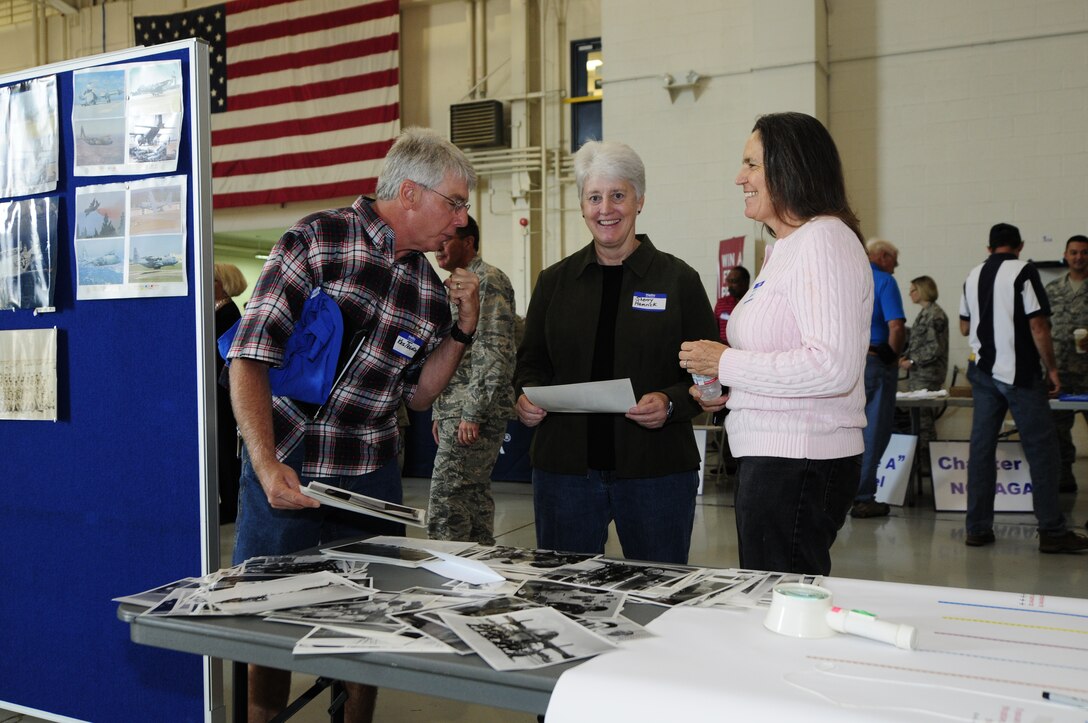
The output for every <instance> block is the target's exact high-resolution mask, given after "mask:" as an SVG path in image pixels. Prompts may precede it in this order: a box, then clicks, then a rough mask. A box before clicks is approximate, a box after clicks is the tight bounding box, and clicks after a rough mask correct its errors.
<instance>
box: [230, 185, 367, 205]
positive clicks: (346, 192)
mask: <svg viewBox="0 0 1088 723" xmlns="http://www.w3.org/2000/svg"><path fill="white" fill-rule="evenodd" d="M377 188H378V179H377V178H359V179H356V180H353V181H343V182H338V183H323V184H319V185H315V186H290V187H288V188H270V189H267V190H264V191H239V192H238V193H218V194H216V195H215V196H214V197H213V199H212V206H213V207H214V208H219V209H222V208H233V207H238V206H260V205H265V204H273V203H293V202H296V201H321V200H324V199H326V198H338V197H340V196H361V195H364V194H368V193H374V191H376V190H377Z"/></svg>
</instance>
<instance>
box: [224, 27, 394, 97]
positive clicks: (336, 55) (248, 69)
mask: <svg viewBox="0 0 1088 723" xmlns="http://www.w3.org/2000/svg"><path fill="white" fill-rule="evenodd" d="M397 40H398V35H397V34H396V33H392V34H390V35H381V36H379V37H376V38H367V39H366V40H356V41H353V42H350V43H341V44H340V45H330V46H327V47H323V48H314V49H313V50H301V51H299V52H297V53H284V54H283V55H273V56H269V57H267V58H257V59H254V60H235V61H233V62H229V63H228V64H227V81H228V83H229V81H231V80H236V79H238V78H247V77H249V76H253V75H261V74H263V73H275V72H279V71H281V70H295V69H297V68H305V67H308V66H311V65H322V64H325V63H335V62H338V61H341V60H351V59H352V58H361V57H364V56H367V55H377V54H379V53H388V52H391V51H393V50H397V48H398V42H397ZM228 87H229V86H228Z"/></svg>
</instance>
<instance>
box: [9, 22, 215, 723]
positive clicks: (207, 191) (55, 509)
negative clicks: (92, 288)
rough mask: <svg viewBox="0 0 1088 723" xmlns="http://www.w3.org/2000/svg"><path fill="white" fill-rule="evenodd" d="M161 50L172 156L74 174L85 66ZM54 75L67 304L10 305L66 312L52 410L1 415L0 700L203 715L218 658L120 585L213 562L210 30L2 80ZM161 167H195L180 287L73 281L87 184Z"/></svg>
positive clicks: (121, 716) (82, 716)
mask: <svg viewBox="0 0 1088 723" xmlns="http://www.w3.org/2000/svg"><path fill="white" fill-rule="evenodd" d="M153 60H155V61H157V60H180V62H181V69H182V72H181V78H180V80H181V82H182V83H183V88H182V97H183V107H184V113H183V120H182V126H181V134H180V142H179V143H178V151H177V159H178V162H177V170H176V171H173V172H172V173H169V174H167V173H163V174H147V175H145V176H133V175H125V176H97V177H93V178H89V177H84V176H75V175H74V172H73V163H74V149H73V145H74V144H75V141H74V140H73V139H74V136H73V132H72V109H73V74H74V73H76V71H80V70H82V69H86V68H97V67H99V66H103V67H105V66H110V65H115V64H123V63H142V62H145V61H153ZM49 75H53V76H55V77H56V79H57V96H58V109H59V130H60V164H59V181H58V184H57V190H56V191H55V192H53V193H47V194H41V195H43V196H54V195H55V196H57V197H58V199H59V208H60V213H59V220H58V226H59V228H58V232H59V233H58V236H59V239H60V241H59V244H58V247H59V252H58V259H57V267H56V268H57V274H56V286H55V300H54V308H55V311H54V312H52V313H42V314H35V313H34V312H33V311H31V310H28V309H17V310H15V311H4V312H0V330H19V329H46V328H53V327H56V328H57V330H58V334H57V336H58V343H57V399H58V404H57V417H58V419H57V421H55V422H53V421H16V420H10V419H0V455H2V461H3V465H2V467H3V470H4V473H3V478H4V482H5V484H4V493H3V495H2V496H0V554H2V561H0V580H2V581H3V590H4V592H3V594H2V595H0V621H2V624H3V627H4V631H3V634H2V635H0V640H2V641H3V644H2V649H3V654H2V655H0V708H11V709H14V710H17V711H22V712H29V713H35V712H39V711H40V713H38V715H39V716H41V717H51V718H59V717H63V718H69V719H76V720H91V721H111V722H114V723H115V722H121V721H149V720H156V721H166V720H170V721H203V720H205V719H206V718H208V717H209V716H211V714H210V713H209V712H208V711H211V710H214V709H218V707H219V706H220V701H217V700H213V695H212V691H217V689H218V686H215V685H212V681H213V680H215V668H214V666H212V665H210V664H207V663H206V662H205V661H202V660H201V659H200V658H197V657H194V656H190V655H185V654H182V653H171V652H168V651H161V650H157V649H153V648H149V647H144V646H140V645H136V644H133V643H132V642H130V640H129V626H128V625H126V624H124V623H122V622H120V621H119V620H118V619H117V614H116V613H117V604H116V603H113V602H111V598H113V597H116V596H119V595H126V594H131V593H135V592H139V591H142V590H146V589H149V588H152V587H155V586H157V585H160V584H163V583H166V582H169V581H172V580H176V579H178V578H181V577H185V576H195V575H198V574H204V573H207V572H209V571H210V570H213V569H216V568H217V567H218V545H219V540H218V524H217V520H216V497H215V492H214V474H213V473H212V472H211V470H213V469H214V464H213V463H212V462H211V461H212V460H214V455H215V441H214V440H215V429H214V425H215V421H214V420H215V414H214V404H215V399H214V394H215V385H214V378H213V377H214V371H213V370H214V368H215V366H214V357H213V356H212V355H213V339H212V336H213V335H212V329H213V321H212V319H213V311H212V304H213V284H212V255H211V248H212V238H211V169H210V154H209V138H210V132H209V121H208V107H207V101H208V98H209V94H208V52H207V45H206V44H204V43H203V42H201V41H193V40H191V41H181V42H177V43H170V44H166V45H159V46H155V47H154V48H153V49H147V48H136V49H132V50H126V51H122V52H116V53H109V54H105V55H99V56H93V57H88V58H81V59H78V60H75V61H69V62H65V63H59V64H55V65H50V66H44V67H41V68H35V69H32V70H29V71H26V72H22V73H19V74H15V75H8V76H3V77H0V86H6V85H9V84H12V83H16V82H19V81H22V80H28V79H32V78H38V77H44V76H49ZM156 175H163V176H165V175H183V176H184V177H185V181H184V183H185V187H186V194H185V210H184V218H185V223H186V226H185V227H186V238H185V249H184V267H185V269H186V271H187V273H186V287H185V289H184V291H185V293H184V295H180V296H166V297H140V298H120V299H96V300H81V299H77V268H76V259H75V257H74V246H73V233H74V231H73V229H74V228H75V223H76V214H77V213H79V211H80V209H77V207H76V205H77V204H76V203H75V194H76V191H77V189H78V188H79V187H81V186H86V185H91V184H105V183H121V182H126V181H131V180H136V179H140V178H148V177H154V176H156ZM0 200H3V201H7V200H9V199H0ZM209 412H210V413H209Z"/></svg>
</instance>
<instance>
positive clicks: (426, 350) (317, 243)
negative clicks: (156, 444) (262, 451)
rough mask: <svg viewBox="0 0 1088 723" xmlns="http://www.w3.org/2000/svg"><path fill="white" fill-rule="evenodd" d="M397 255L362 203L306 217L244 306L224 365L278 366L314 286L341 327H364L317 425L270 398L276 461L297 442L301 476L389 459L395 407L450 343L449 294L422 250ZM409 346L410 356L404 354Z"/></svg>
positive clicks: (358, 470)
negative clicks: (302, 457) (331, 302)
mask: <svg viewBox="0 0 1088 723" xmlns="http://www.w3.org/2000/svg"><path fill="white" fill-rule="evenodd" d="M394 251H395V239H394V236H393V230H392V229H391V228H389V226H387V225H386V224H385V222H383V221H382V220H381V219H380V218H379V217H378V215H377V214H376V213H374V211H373V210H372V209H371V205H370V201H369V200H367V199H365V198H359V199H357V200H356V201H355V203H354V204H352V205H351V206H350V207H348V208H341V209H334V210H330V211H322V212H319V213H316V214H313V215H311V216H308V217H306V218H304V219H302V220H301V221H299V222H298V223H297V224H295V225H294V226H293V227H291V228H290V229H288V230H287V231H286V232H285V233H284V234H283V236H282V237H281V238H280V240H279V242H277V244H276V246H275V247H274V248H273V249H272V251H271V253H270V254H269V257H268V261H267V262H266V263H265V266H264V270H263V271H262V272H261V277H260V279H258V281H257V285H256V287H255V289H254V292H253V296H252V298H251V299H250V301H249V303H248V304H246V309H245V313H244V314H243V315H242V323H241V325H240V326H239V328H238V334H237V335H236V336H235V339H234V344H233V345H232V346H231V349H230V352H229V354H228V356H229V357H230V358H231V359H235V358H238V357H242V358H246V359H253V360H256V361H260V362H265V363H267V364H270V365H272V366H276V365H279V364H280V363H282V361H283V351H284V345H285V344H286V342H287V339H288V337H290V335H291V332H292V331H293V329H294V324H295V321H296V320H297V319H298V318H299V316H300V315H301V313H302V305H303V303H304V302H305V301H306V299H307V298H308V297H309V295H310V291H311V290H312V289H313V288H315V287H317V286H320V287H321V288H323V289H324V290H325V293H327V294H329V296H331V297H332V298H334V299H335V300H336V303H337V305H338V306H339V307H340V310H341V312H343V314H344V322H345V326H346V327H347V326H349V325H353V326H355V327H356V328H361V329H365V330H368V333H367V336H366V339H365V341H364V342H363V344H362V346H361V347H360V349H359V351H358V353H357V354H355V356H354V357H353V358H352V359H351V360H349V362H348V364H347V366H346V367H345V369H344V372H343V375H342V377H341V379H340V381H339V382H338V383H337V384H336V386H335V387H334V388H333V390H332V394H331V395H330V396H329V399H328V401H326V402H325V404H324V406H323V407H322V409H321V411H320V412H319V413H318V414H317V416H316V418H315V419H313V420H311V419H310V418H309V417H308V416H307V415H306V414H304V413H303V412H302V411H300V410H299V408H298V406H297V405H296V404H295V403H294V402H293V401H292V400H290V399H287V398H284V397H273V398H272V417H273V428H274V431H275V437H276V455H277V457H278V458H279V459H281V460H282V459H284V458H285V457H286V456H287V453H288V452H290V451H291V450H292V449H294V447H295V445H297V444H299V443H300V442H304V443H305V445H306V461H305V463H304V465H303V469H302V473H303V475H307V476H316V477H333V476H338V475H358V474H363V473H366V472H372V471H374V470H375V469H378V468H379V467H381V466H382V465H383V464H385V463H386V462H387V461H389V460H390V459H392V458H393V457H395V456H396V454H397V419H396V416H397V407H398V406H399V405H400V402H401V400H402V399H403V400H404V401H406V402H407V401H408V400H410V399H411V398H412V396H413V394H415V389H416V385H417V384H418V382H419V375H420V372H421V370H422V368H423V363H424V361H426V359H427V356H428V355H429V354H430V353H431V352H432V351H434V349H435V348H436V347H437V346H438V345H439V344H440V343H441V342H442V340H443V339H445V338H446V337H447V336H449V333H450V329H451V327H452V319H451V315H450V308H449V302H448V300H447V296H446V289H445V287H444V286H443V285H442V282H441V281H440V280H439V278H438V275H437V274H436V273H435V272H434V269H433V268H432V266H431V264H430V262H428V261H427V258H426V257H425V256H424V255H423V254H422V253H410V254H407V255H406V256H404V257H402V258H401V259H399V260H394ZM398 339H399V340H400V341H401V344H399V345H398V344H397V342H398ZM348 341H349V340H348V339H345V340H344V343H345V344H347V343H348ZM405 341H407V342H409V343H408V344H407V345H405V344H404V342H405ZM415 345H418V347H419V348H418V351H416V352H415V353H414V354H411V352H410V348H409V350H408V351H406V346H407V347H412V346H415ZM409 355H410V356H409Z"/></svg>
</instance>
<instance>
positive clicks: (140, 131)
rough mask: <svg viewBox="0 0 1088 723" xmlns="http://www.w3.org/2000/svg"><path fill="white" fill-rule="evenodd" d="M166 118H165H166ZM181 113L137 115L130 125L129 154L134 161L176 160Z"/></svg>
mask: <svg viewBox="0 0 1088 723" xmlns="http://www.w3.org/2000/svg"><path fill="white" fill-rule="evenodd" d="M164 119H165V120H164ZM179 121H180V114H178V113H170V114H165V113H156V114H155V115H153V116H137V117H134V118H132V119H131V120H130V122H129V126H128V135H129V143H128V156H129V160H130V161H131V162H132V163H151V162H156V161H176V160H177V157H178V140H179V133H178V131H179V126H180V123H179Z"/></svg>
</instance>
